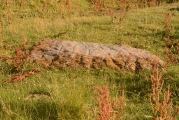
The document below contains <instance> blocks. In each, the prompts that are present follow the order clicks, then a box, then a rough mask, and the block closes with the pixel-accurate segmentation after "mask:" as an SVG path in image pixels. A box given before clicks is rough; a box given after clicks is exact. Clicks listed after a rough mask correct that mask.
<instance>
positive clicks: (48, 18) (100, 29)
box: [0, 0, 179, 120]
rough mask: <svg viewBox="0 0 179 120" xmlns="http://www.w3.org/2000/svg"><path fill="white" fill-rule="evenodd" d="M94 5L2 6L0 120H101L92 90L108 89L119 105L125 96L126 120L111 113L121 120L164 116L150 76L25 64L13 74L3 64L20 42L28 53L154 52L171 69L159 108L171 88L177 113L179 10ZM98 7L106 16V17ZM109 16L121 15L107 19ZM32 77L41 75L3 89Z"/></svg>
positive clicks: (173, 6)
mask: <svg viewBox="0 0 179 120" xmlns="http://www.w3.org/2000/svg"><path fill="white" fill-rule="evenodd" d="M92 1H98V0H92ZM92 1H91V0H66V1H65V0H64V1H58V0H49V1H46V2H45V1H43V0H41V1H39V2H37V1H35V0H31V1H30V0H29V1H26V0H17V1H16V0H1V1H0V6H1V7H0V83H1V84H0V120H95V119H98V117H99V116H100V112H99V103H98V102H97V100H96V99H98V98H99V95H98V91H97V90H96V89H95V88H94V87H93V86H94V85H95V86H99V87H102V88H104V87H105V86H106V85H108V88H109V91H110V94H109V98H110V100H111V101H114V100H115V99H116V98H117V99H119V100H120V96H121V94H122V90H123V89H124V95H125V98H124V103H123V107H122V108H123V113H121V109H119V106H118V107H117V108H115V109H113V110H114V111H112V112H114V113H115V114H113V116H114V119H116V120H118V119H119V118H120V119H121V120H151V119H152V118H155V120H159V119H158V118H157V117H156V116H155V115H157V116H162V114H164V113H162V112H161V111H160V110H159V111H157V114H155V112H154V111H152V110H153V109H152V106H151V102H150V96H151V95H152V88H151V82H150V79H151V71H150V70H144V71H142V72H141V73H139V74H134V73H130V72H127V71H115V70H112V69H109V68H103V69H101V70H86V69H76V70H72V69H68V68H66V69H62V70H58V69H56V68H45V67H43V66H38V65H37V64H35V63H28V62H25V64H23V65H22V66H21V68H20V70H14V64H13V62H14V61H13V62H12V60H11V59H4V58H3V57H2V56H11V57H13V56H15V55H16V53H15V50H16V48H17V47H19V46H22V44H23V41H22V40H26V41H28V49H30V48H31V47H32V46H33V45H34V44H35V43H36V42H39V41H41V40H44V39H58V40H71V41H80V42H96V43H103V44H127V45H130V46H132V47H135V48H140V49H145V50H148V51H151V52H152V53H154V54H155V55H157V56H159V57H160V58H161V59H162V60H164V61H165V63H166V67H165V68H164V70H162V73H163V77H162V78H161V80H164V85H163V87H162V90H161V91H160V92H159V96H160V100H159V101H158V102H159V103H161V104H162V102H163V101H164V99H163V96H165V94H164V93H165V92H164V91H166V90H167V86H168V85H170V92H171V96H170V100H171V99H172V104H170V103H171V102H170V100H169V101H167V102H166V104H167V105H169V107H168V108H167V109H164V110H166V111H167V112H168V114H170V115H171V116H174V117H175V113H177V112H176V111H175V109H177V108H178V109H179V107H178V106H179V87H178V86H179V74H178V72H179V43H178V42H179V5H178V2H174V3H169V4H166V3H165V2H163V3H162V4H160V5H159V6H157V5H154V6H152V5H148V6H146V5H143V6H141V5H140V6H138V4H135V2H131V3H130V4H128V3H127V2H123V4H122V3H121V4H119V6H118V5H117V4H115V1H117V0H113V3H110V4H107V5H109V6H100V5H98V6H95V4H94V2H92ZM104 1H105V0H104ZM124 1H125V0H124ZM120 5H121V6H120ZM126 6H127V7H128V6H129V9H127V7H126ZM101 7H102V8H103V7H104V8H103V9H102V10H101V9H100V8H101ZM108 8H110V9H109V10H114V11H115V10H116V11H117V12H115V13H112V12H108ZM98 10H99V11H98ZM122 10H123V11H122ZM122 15H123V16H122ZM112 18H113V19H112ZM16 64H17V63H16ZM32 69H38V70H39V71H40V73H39V74H33V75H31V76H29V77H26V78H25V79H22V80H21V81H20V82H17V83H9V84H3V83H4V82H5V81H7V80H9V79H11V78H12V77H13V76H15V75H18V76H20V75H23V74H24V73H26V72H28V71H31V70H32ZM159 87H161V86H159ZM35 95H36V96H35ZM159 103H158V104H159ZM153 104H154V105H156V106H157V105H158V104H156V103H155V102H154V103H153ZM158 107H159V106H158ZM170 110H171V113H170ZM173 119H174V118H173ZM176 119H177V118H176ZM178 119H179V117H178ZM100 120H102V119H100ZM103 120H108V119H103Z"/></svg>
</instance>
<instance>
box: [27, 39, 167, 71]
mask: <svg viewBox="0 0 179 120" xmlns="http://www.w3.org/2000/svg"><path fill="white" fill-rule="evenodd" d="M30 59H31V61H34V62H37V63H38V64H41V65H45V66H46V67H50V66H56V67H58V68H64V67H70V68H88V69H100V68H102V67H110V68H114V69H117V70H121V69H122V70H128V71H132V72H137V71H139V70H140V69H151V68H152V65H154V64H158V65H159V66H163V65H164V62H163V61H162V60H160V59H159V58H158V57H157V56H156V55H154V54H152V53H150V52H149V51H146V50H141V49H137V48H133V47H130V46H127V45H106V44H98V43H86V42H74V41H62V40H44V41H41V42H39V43H37V44H36V45H34V46H33V48H32V50H31V57H30Z"/></svg>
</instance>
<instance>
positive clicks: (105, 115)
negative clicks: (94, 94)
mask: <svg viewBox="0 0 179 120" xmlns="http://www.w3.org/2000/svg"><path fill="white" fill-rule="evenodd" d="M93 87H94V88H95V89H96V90H97V91H98V95H99V99H97V103H98V106H99V115H98V116H96V120H112V119H115V114H116V113H118V114H120V115H122V114H123V104H124V89H123V90H122V95H121V97H120V102H119V101H118V99H116V100H115V101H111V100H110V97H109V94H110V91H109V88H108V86H107V85H106V86H105V88H104V89H102V88H101V87H99V86H93ZM117 107H119V109H118V111H115V109H116V108H117ZM120 117H121V116H120ZM120 117H118V118H117V119H120Z"/></svg>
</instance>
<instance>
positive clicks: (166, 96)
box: [150, 65, 178, 120]
mask: <svg viewBox="0 0 179 120" xmlns="http://www.w3.org/2000/svg"><path fill="white" fill-rule="evenodd" d="M150 81H151V90H152V93H151V96H150V104H151V108H152V112H153V120H176V118H177V115H178V110H176V109H175V108H174V107H173V102H172V99H171V92H170V85H168V90H167V91H164V92H163V85H164V80H162V73H161V72H160V71H159V68H158V67H157V66H156V65H154V66H153V71H152V74H151V79H150Z"/></svg>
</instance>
